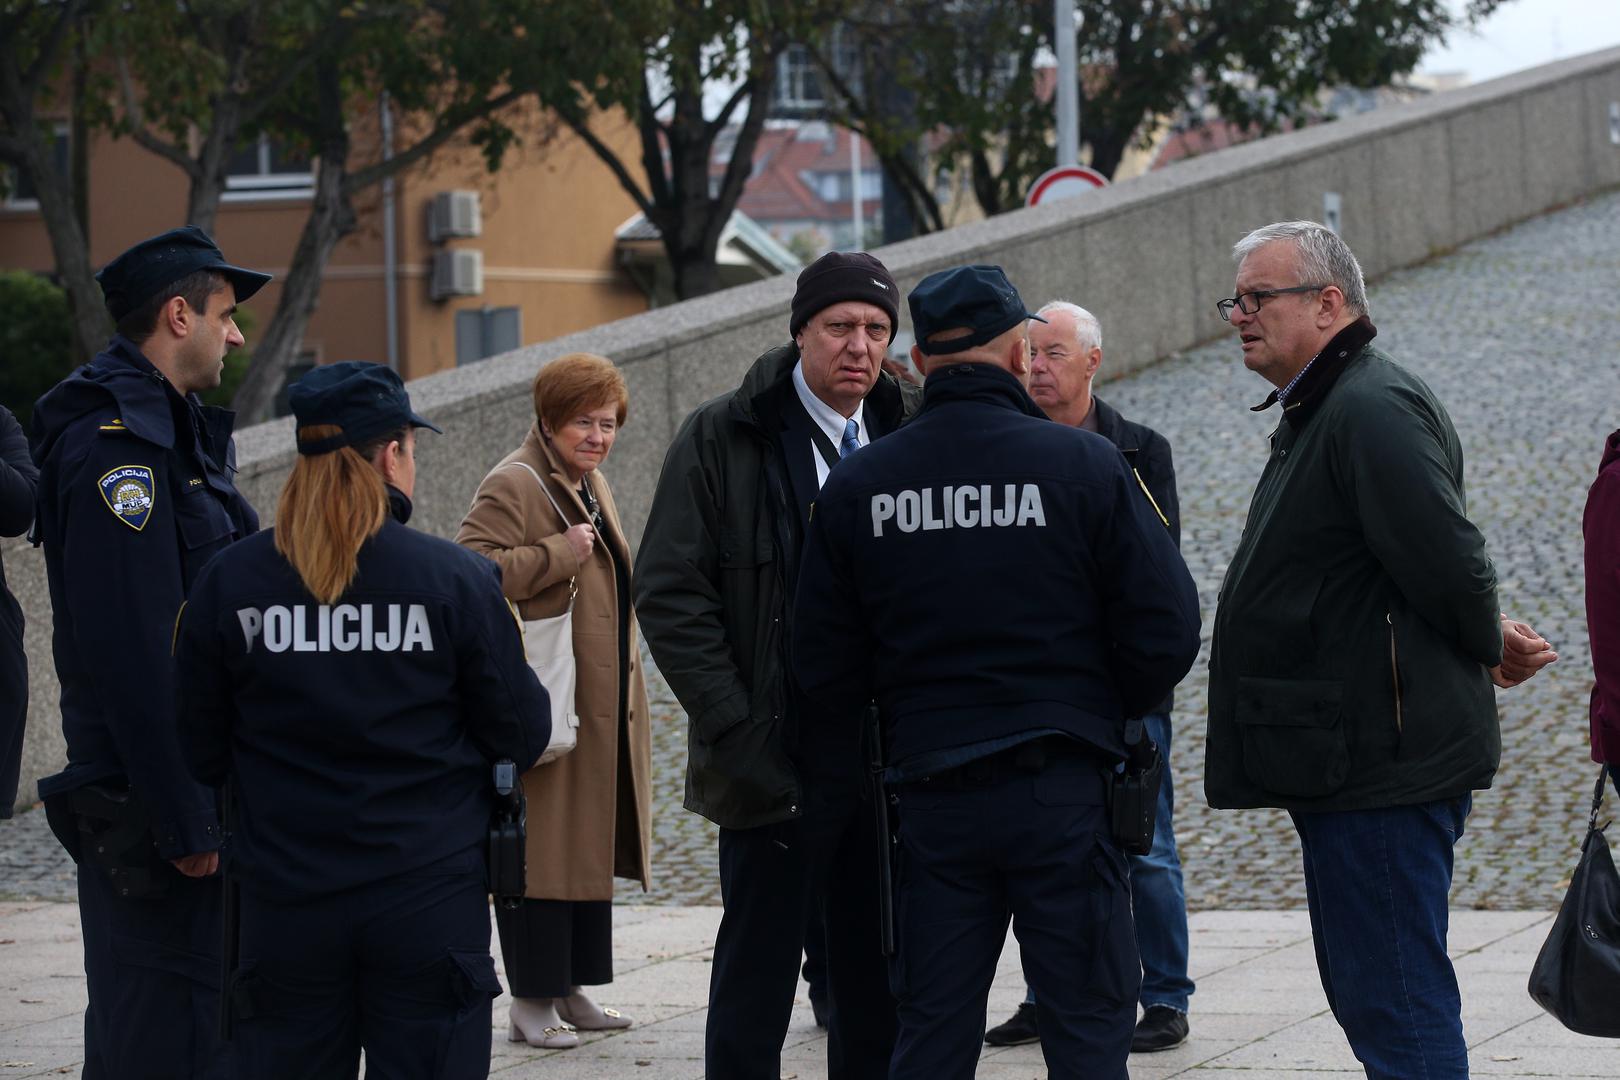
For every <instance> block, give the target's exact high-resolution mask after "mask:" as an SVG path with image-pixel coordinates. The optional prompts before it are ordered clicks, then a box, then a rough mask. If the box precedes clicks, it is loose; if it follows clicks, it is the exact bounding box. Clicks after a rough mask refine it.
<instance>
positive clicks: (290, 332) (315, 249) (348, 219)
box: [231, 61, 356, 424]
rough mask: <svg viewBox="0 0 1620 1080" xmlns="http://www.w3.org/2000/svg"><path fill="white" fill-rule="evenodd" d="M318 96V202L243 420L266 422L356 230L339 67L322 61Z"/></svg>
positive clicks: (248, 378)
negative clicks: (337, 255)
mask: <svg viewBox="0 0 1620 1080" xmlns="http://www.w3.org/2000/svg"><path fill="white" fill-rule="evenodd" d="M315 79H316V87H317V90H316V95H317V99H318V106H317V107H318V109H319V110H320V112H319V120H318V123H319V125H320V133H321V137H320V139H319V143H318V147H317V149H318V151H319V155H320V156H319V160H318V162H317V163H316V167H315V201H314V204H313V205H312V206H311V207H310V210H309V217H308V218H306V219H305V220H304V231H303V233H302V234H301V235H300V236H299V238H298V249H297V251H295V252H294V253H293V259H292V265H291V266H289V267H288V268H287V280H286V281H284V282H282V285H281V300H280V302H278V303H277V304H276V311H275V314H274V315H272V316H270V325H269V326H267V327H266V328H265V331H264V337H262V338H260V339H259V343H258V344H257V345H255V346H254V348H253V362H252V363H251V364H249V365H248V370H247V374H246V375H245V376H243V378H242V385H241V386H239V387H238V388H237V391H236V397H235V398H234V399H232V401H231V405H232V407H233V408H235V409H236V411H237V414H238V418H239V422H241V423H244V424H254V423H258V422H259V421H260V420H268V419H269V418H270V416H271V411H272V409H273V407H274V405H275V401H276V395H277V394H278V393H280V391H281V384H282V382H283V381H284V379H285V378H286V373H287V369H288V368H289V367H291V366H292V365H293V363H294V361H296V360H297V359H298V350H299V346H301V345H302V344H303V340H304V330H305V329H306V328H307V327H308V326H309V319H310V316H311V315H313V314H315V307H316V305H317V303H318V302H319V300H320V295H321V278H322V276H323V275H324V274H325V272H326V263H327V261H328V260H329V259H330V258H331V257H332V252H333V250H335V249H336V248H337V246H338V242H339V241H340V240H342V239H343V238H344V237H345V236H347V235H349V233H351V232H353V231H354V229H355V225H356V220H355V214H354V206H353V204H351V203H350V201H349V195H348V192H347V190H346V184H347V181H348V162H349V131H348V127H347V125H346V124H345V122H344V115H343V104H344V101H343V90H342V86H341V85H340V82H339V75H338V71H337V68H336V66H335V65H333V64H331V63H329V62H326V61H322V62H320V63H318V64H317V66H316V71H315Z"/></svg>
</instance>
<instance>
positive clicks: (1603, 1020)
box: [1530, 765, 1620, 1039]
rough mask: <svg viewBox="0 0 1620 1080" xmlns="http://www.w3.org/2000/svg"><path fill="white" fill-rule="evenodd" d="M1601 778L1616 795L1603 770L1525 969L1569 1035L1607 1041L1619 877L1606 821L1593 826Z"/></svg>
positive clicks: (1617, 969)
mask: <svg viewBox="0 0 1620 1080" xmlns="http://www.w3.org/2000/svg"><path fill="white" fill-rule="evenodd" d="M1605 779H1609V780H1612V781H1613V782H1614V784H1615V791H1616V792H1617V793H1620V778H1616V776H1615V774H1614V772H1613V771H1612V770H1611V769H1610V767H1609V766H1607V765H1605V766H1603V767H1602V768H1601V769H1599V770H1598V779H1597V789H1596V790H1595V791H1593V793H1592V816H1591V817H1590V818H1589V819H1588V820H1587V824H1586V839H1585V840H1584V841H1582V843H1581V861H1580V864H1579V865H1577V866H1576V867H1575V876H1574V877H1572V878H1571V879H1570V882H1569V892H1567V893H1565V894H1564V903H1563V905H1562V906H1560V907H1559V909H1558V917H1557V918H1556V919H1554V920H1553V927H1552V932H1551V933H1549V934H1548V935H1547V942H1546V944H1544V945H1542V947H1541V953H1540V955H1538V956H1537V957H1536V964H1535V967H1533V968H1531V969H1530V996H1531V997H1533V998H1535V1000H1536V1003H1537V1004H1539V1005H1540V1006H1541V1007H1542V1008H1543V1009H1546V1010H1547V1011H1548V1012H1550V1013H1552V1014H1553V1016H1554V1017H1556V1018H1557V1020H1558V1022H1559V1023H1561V1024H1563V1025H1564V1026H1565V1027H1567V1028H1569V1029H1570V1030H1571V1031H1578V1032H1580V1033H1581V1034H1582V1035H1597V1036H1601V1037H1603V1038H1610V1039H1613V1038H1620V874H1617V873H1616V872H1615V868H1614V857H1613V856H1612V855H1611V854H1610V853H1609V842H1608V839H1607V838H1606V837H1605V836H1604V835H1603V830H1604V829H1606V828H1608V827H1609V822H1604V823H1603V824H1602V825H1601V826H1600V825H1599V824H1598V823H1597V819H1598V808H1599V807H1600V806H1601V805H1602V804H1603V781H1604V780H1605Z"/></svg>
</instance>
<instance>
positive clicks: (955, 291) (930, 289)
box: [907, 266, 1046, 356]
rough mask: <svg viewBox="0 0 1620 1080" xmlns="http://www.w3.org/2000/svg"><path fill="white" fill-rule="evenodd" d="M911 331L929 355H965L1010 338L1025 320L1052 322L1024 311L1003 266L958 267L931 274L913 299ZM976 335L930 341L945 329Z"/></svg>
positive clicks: (913, 292)
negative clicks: (1011, 333)
mask: <svg viewBox="0 0 1620 1080" xmlns="http://www.w3.org/2000/svg"><path fill="white" fill-rule="evenodd" d="M907 303H908V304H909V305H910V306H911V329H912V332H913V333H914V334H915V335H916V338H917V348H918V349H920V350H921V351H922V352H923V353H924V354H926V355H928V356H943V355H948V354H950V353H959V352H962V351H964V350H966V349H971V348H974V347H975V346H978V345H983V344H985V343H986V342H988V341H994V340H995V339H996V338H998V337H1000V336H1001V335H1002V334H1005V333H1006V332H1007V331H1008V330H1011V329H1012V328H1013V327H1015V326H1017V325H1018V324H1019V323H1021V322H1023V321H1024V320H1025V319H1035V320H1036V321H1038V322H1045V321H1046V320H1045V319H1043V318H1041V317H1040V316H1039V315H1036V314H1035V313H1034V312H1031V311H1029V310H1027V309H1026V308H1025V307H1024V301H1023V300H1022V299H1021V298H1020V297H1019V295H1018V290H1017V289H1015V288H1013V285H1012V282H1010V281H1008V280H1007V275H1006V274H1005V273H1003V272H1002V269H1001V267H999V266H957V267H952V268H951V269H949V270H941V271H939V273H937V274H929V275H928V276H927V277H925V278H923V279H922V281H921V282H920V283H919V284H918V285H917V287H916V288H915V289H912V290H911V296H909V297H908V298H907ZM963 329H965V330H970V331H972V333H970V334H967V335H965V336H963V337H957V338H951V339H950V340H949V341H934V342H930V341H929V340H928V338H929V336H930V335H932V334H937V333H939V332H940V331H942V330H963Z"/></svg>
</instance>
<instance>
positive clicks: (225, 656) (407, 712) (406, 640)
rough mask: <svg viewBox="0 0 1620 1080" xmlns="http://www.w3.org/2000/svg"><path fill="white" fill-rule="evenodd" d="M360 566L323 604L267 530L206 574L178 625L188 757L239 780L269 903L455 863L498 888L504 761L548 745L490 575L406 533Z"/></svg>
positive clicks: (243, 826) (237, 858) (538, 699)
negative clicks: (495, 870)
mask: <svg viewBox="0 0 1620 1080" xmlns="http://www.w3.org/2000/svg"><path fill="white" fill-rule="evenodd" d="M390 501H391V503H392V504H393V510H394V514H395V517H398V518H400V519H403V518H404V517H406V516H408V514H409V502H408V501H407V500H406V499H405V497H404V496H403V495H401V494H399V493H398V492H397V491H391V492H390ZM358 564H359V568H358V572H357V574H356V576H355V580H354V583H353V584H352V585H351V586H350V587H349V588H348V590H347V591H345V592H344V593H343V595H342V596H341V597H340V598H339V599H338V602H337V603H335V604H321V603H319V602H318V601H316V600H315V599H314V598H313V597H312V596H310V594H309V592H308V591H307V590H306V589H305V588H304V584H303V581H302V580H301V579H300V578H299V576H298V573H297V571H296V570H294V569H293V567H292V565H291V564H290V563H288V562H287V560H286V559H284V558H282V556H281V554H280V552H278V551H276V549H275V545H274V533H273V532H263V533H260V534H259V535H258V536H255V537H252V538H251V539H249V540H246V541H244V542H242V543H240V544H237V545H235V546H233V547H231V548H230V549H229V550H227V551H225V552H223V553H222V554H221V555H220V556H219V557H218V558H217V559H215V560H214V561H213V562H211V563H209V565H208V567H207V568H206V569H205V570H204V571H203V573H202V576H201V577H199V578H198V579H197V584H196V586H195V588H194V589H193V590H192V594H191V598H190V600H189V601H188V602H187V604H186V609H185V612H184V614H183V615H182V617H181V619H180V625H179V628H178V631H177V637H176V645H175V657H176V660H175V669H176V673H177V679H178V684H179V688H180V689H179V705H178V709H179V718H180V720H179V728H180V736H181V741H182V744H183V747H184V750H185V755H186V761H187V763H188V764H189V765H190V767H191V770H192V772H193V773H194V774H195V775H196V777H197V779H198V780H199V781H201V782H202V783H204V784H221V783H223V782H224V781H225V779H226V778H227V776H230V777H232V778H233V790H234V793H235V807H236V813H235V821H234V823H233V833H232V839H231V845H232V856H231V859H232V861H231V867H232V873H233V874H236V875H237V876H238V877H239V879H240V880H241V881H243V882H244V883H245V884H246V885H247V886H248V887H249V888H251V889H253V890H254V891H255V892H256V893H258V894H259V895H263V896H268V897H272V898H281V899H288V900H297V899H307V898H310V897H314V896H321V895H327V894H330V893H334V892H337V891H340V890H343V889H348V888H352V887H354V886H358V885H364V884H368V883H371V882H376V881H379V880H382V879H384V878H388V877H392V876H394V875H397V874H403V873H406V872H409V871H411V870H416V869H420V868H422V867H425V866H427V865H429V864H431V863H435V862H438V861H440V860H443V859H450V858H452V857H453V856H457V855H466V856H468V859H469V866H477V867H478V868H479V869H478V872H479V873H482V866H483V863H482V860H481V858H479V857H478V854H477V852H478V848H479V846H480V845H481V844H482V843H483V841H484V839H485V836H486V834H487V830H488V827H489V820H490V815H491V813H492V812H493V809H494V804H493V794H492V793H493V790H494V788H493V779H492V771H491V767H490V766H491V763H492V762H494V761H497V760H499V759H501V758H510V759H512V760H513V761H514V762H516V763H517V766H518V769H519V771H520V772H521V771H522V770H523V769H525V768H527V767H528V766H530V765H532V764H533V763H534V762H535V760H536V759H538V758H539V756H540V753H541V751H543V750H544V749H545V748H546V741H547V740H548V739H549V738H550V736H551V708H550V702H549V699H548V697H547V695H546V691H545V690H544V688H542V687H541V685H540V682H539V680H537V679H536V678H535V676H534V672H533V671H531V670H530V668H529V665H528V662H527V660H526V659H525V658H524V655H523V637H522V631H521V629H520V628H519V626H518V623H517V617H516V616H515V615H514V614H513V612H512V609H511V608H510V607H509V606H508V605H507V602H506V599H505V597H503V596H502V595H501V579H500V570H499V568H498V567H497V566H496V565H495V564H494V563H492V562H490V561H489V560H488V559H485V558H482V557H480V556H478V555H475V554H473V553H472V552H470V551H467V550H464V549H463V548H459V547H457V546H456V545H455V544H452V543H450V542H449V541H448V540H441V539H439V538H437V537H433V536H428V535H426V534H425V533H420V532H417V531H416V530H414V529H409V528H406V527H405V525H403V524H402V523H401V521H397V520H393V519H390V520H387V521H385V522H384V523H383V526H382V529H381V531H379V532H378V533H377V535H375V536H373V537H372V538H371V539H369V540H367V541H366V543H365V545H364V546H363V547H361V549H360V553H359V559H358Z"/></svg>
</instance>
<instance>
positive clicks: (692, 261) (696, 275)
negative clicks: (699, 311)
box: [669, 249, 720, 300]
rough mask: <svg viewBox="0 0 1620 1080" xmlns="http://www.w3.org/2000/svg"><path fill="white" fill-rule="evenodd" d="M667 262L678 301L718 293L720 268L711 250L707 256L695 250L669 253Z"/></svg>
mask: <svg viewBox="0 0 1620 1080" xmlns="http://www.w3.org/2000/svg"><path fill="white" fill-rule="evenodd" d="M669 262H670V268H671V269H672V270H673V271H674V273H675V295H676V296H677V297H679V298H680V299H682V300H689V299H691V298H692V297H694V296H706V295H708V294H709V293H712V292H718V291H719V289H720V268H719V266H717V265H716V263H715V253H714V251H713V250H712V249H711V250H710V251H709V252H708V254H707V255H705V254H704V253H703V252H701V251H697V250H688V251H683V252H680V253H678V254H677V253H671V254H670V257H669Z"/></svg>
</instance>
